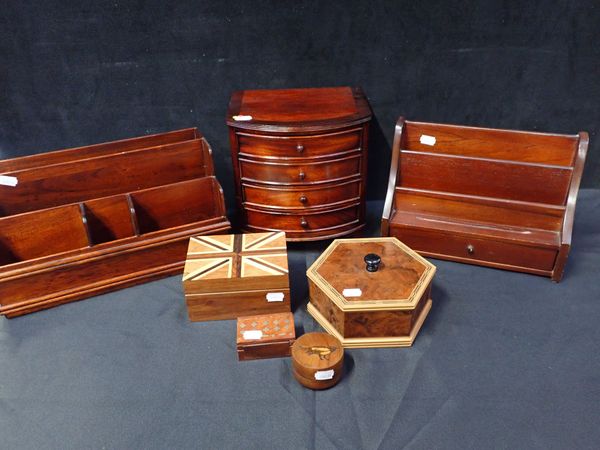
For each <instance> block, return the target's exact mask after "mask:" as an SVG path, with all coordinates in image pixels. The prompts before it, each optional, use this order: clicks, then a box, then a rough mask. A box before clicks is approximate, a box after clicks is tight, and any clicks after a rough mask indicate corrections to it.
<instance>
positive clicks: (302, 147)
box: [296, 144, 304, 153]
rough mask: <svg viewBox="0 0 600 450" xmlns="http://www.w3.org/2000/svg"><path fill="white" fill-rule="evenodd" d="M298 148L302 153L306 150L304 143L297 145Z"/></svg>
mask: <svg viewBox="0 0 600 450" xmlns="http://www.w3.org/2000/svg"><path fill="white" fill-rule="evenodd" d="M296 150H298V153H302V152H303V151H304V145H302V144H298V145H296Z"/></svg>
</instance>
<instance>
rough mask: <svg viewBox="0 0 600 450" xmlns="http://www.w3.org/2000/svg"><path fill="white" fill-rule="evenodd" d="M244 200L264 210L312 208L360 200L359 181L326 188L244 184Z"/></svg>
mask: <svg viewBox="0 0 600 450" xmlns="http://www.w3.org/2000/svg"><path fill="white" fill-rule="evenodd" d="M242 189H243V191H244V200H245V201H246V202H247V203H252V204H254V205H258V206H261V207H264V208H298V209H304V208H314V207H319V206H325V205H331V204H332V203H339V202H344V201H351V200H355V201H358V200H359V198H360V181H352V182H347V183H342V184H338V185H335V186H327V187H319V188H316V189H315V188H314V187H312V188H311V187H306V188H304V189H278V188H273V187H259V186H252V185H248V184H245V185H243V186H242Z"/></svg>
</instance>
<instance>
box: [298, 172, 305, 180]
mask: <svg viewBox="0 0 600 450" xmlns="http://www.w3.org/2000/svg"><path fill="white" fill-rule="evenodd" d="M298 178H300V179H301V180H304V179H305V178H306V174H305V173H304V172H300V173H299V174H298Z"/></svg>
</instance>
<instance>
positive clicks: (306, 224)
mask: <svg viewBox="0 0 600 450" xmlns="http://www.w3.org/2000/svg"><path fill="white" fill-rule="evenodd" d="M300 226H301V227H302V228H307V227H308V222H307V221H306V219H305V218H304V217H303V218H302V219H300Z"/></svg>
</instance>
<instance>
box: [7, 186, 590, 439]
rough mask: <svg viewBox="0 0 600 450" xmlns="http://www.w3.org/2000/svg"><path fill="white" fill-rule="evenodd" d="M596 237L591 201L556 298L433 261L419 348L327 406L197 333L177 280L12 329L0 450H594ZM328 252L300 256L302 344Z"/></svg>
mask: <svg viewBox="0 0 600 450" xmlns="http://www.w3.org/2000/svg"><path fill="white" fill-rule="evenodd" d="M381 206H382V205H381V203H375V204H370V213H371V221H370V225H371V228H372V230H373V231H374V232H375V230H376V229H377V225H378V218H379V211H380V209H381ZM599 224H600V191H590V190H587V191H586V190H583V191H581V193H580V198H579V203H578V210H577V215H576V226H575V235H574V239H573V248H572V252H571V257H570V258H569V261H568V265H567V270H566V274H565V278H564V280H563V281H562V282H561V283H560V284H555V283H553V282H551V281H550V280H549V279H546V278H541V277H537V276H532V275H524V274H517V273H513V272H505V271H500V270H494V269H487V268H480V267H475V266H469V265H463V264H456V263H450V262H443V261H433V262H434V263H435V264H436V265H437V266H438V273H437V275H436V279H435V283H434V291H433V300H434V305H433V309H432V311H431V313H430V315H429V317H428V319H427V321H426V322H425V324H424V326H423V329H422V330H421V333H420V334H419V336H418V338H417V340H416V342H415V345H414V346H413V347H412V348H409V349H368V350H349V351H347V372H348V373H347V374H346V376H345V378H344V379H343V380H342V381H341V383H340V384H339V385H338V386H336V387H334V388H333V389H330V390H328V391H324V392H312V391H309V390H306V389H304V388H302V387H300V386H299V385H298V384H297V383H296V382H295V380H294V379H293V378H292V376H291V373H290V361H289V360H288V359H272V360H265V361H250V362H242V363H240V362H238V361H237V359H236V352H235V322H234V321H221V322H206V323H190V322H189V321H188V319H187V316H186V310H185V305H184V301H183V297H182V289H181V286H180V280H179V278H178V277H171V278H167V279H164V280H161V281H157V282H154V283H150V284H146V285H142V286H137V287H134V288H130V289H126V290H122V291H119V292H115V293H112V294H108V295H103V296H100V297H98V298H95V299H89V300H85V301H82V302H78V303H73V304H70V305H65V306H62V307H58V308H55V309H52V310H49V311H45V312H39V313H35V314H31V315H29V316H25V317H22V318H17V319H13V320H6V319H1V320H0V447H2V448H3V449H4V448H6V449H12V448H25V449H29V448H31V449H41V448H77V449H81V448H94V449H102V448H109V449H112V448H116V449H137V448H145V449H152V448H156V449H167V448H211V449H217V448H367V449H372V448H386V449H387V448H423V449H431V448H473V449H482V448H520V449H522V448H540V449H548V448H561V449H564V448H569V449H570V448H598V447H599V446H600V430H599V424H598V420H599V415H600V403H599V402H600V358H599V356H598V350H599V349H598V342H600V327H599V326H598V324H599V323H600V295H599V294H600V288H599V287H598V286H599V283H600V281H599V279H598V274H599V267H600V264H599V257H600V232H599V231H600V230H599ZM323 248H324V244H321V245H293V246H291V248H290V252H289V254H290V263H291V264H290V265H291V274H292V290H293V297H294V308H295V320H296V326H297V328H298V331H300V332H302V331H311V330H314V329H317V328H318V327H317V325H316V324H315V322H314V321H313V320H312V318H310V316H308V315H307V313H306V308H305V304H306V301H307V286H306V280H305V276H304V273H305V270H306V267H307V266H308V265H310V264H311V263H312V262H313V261H314V259H315V258H316V257H317V256H318V254H319V253H320V251H321V250H322V249H323Z"/></svg>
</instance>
